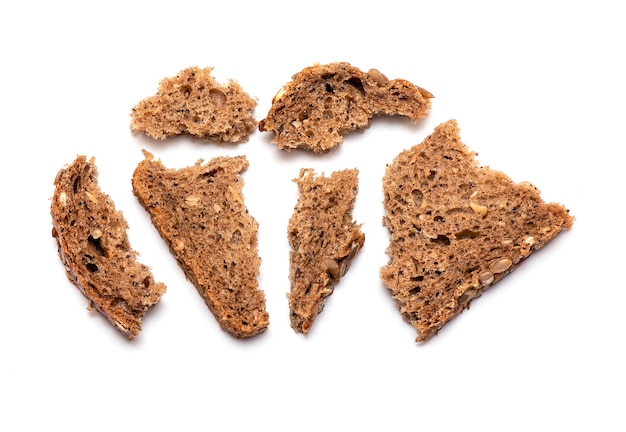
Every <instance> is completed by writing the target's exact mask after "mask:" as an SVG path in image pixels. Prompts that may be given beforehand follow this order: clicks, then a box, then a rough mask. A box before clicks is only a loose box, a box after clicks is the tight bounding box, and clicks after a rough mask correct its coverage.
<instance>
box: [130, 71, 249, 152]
mask: <svg viewBox="0 0 626 432" xmlns="http://www.w3.org/2000/svg"><path fill="white" fill-rule="evenodd" d="M212 70H213V68H204V69H200V68H198V67H190V68H188V69H185V70H182V71H180V72H179V73H178V74H177V75H176V76H174V77H171V78H165V79H163V80H162V81H161V82H160V84H159V89H158V91H157V93H156V94H155V95H154V96H150V97H148V98H146V99H144V100H142V101H141V102H139V103H138V104H137V105H136V106H135V107H134V108H133V109H132V112H131V123H130V129H131V131H132V132H133V133H139V132H144V133H145V134H146V135H148V136H150V137H152V138H154V139H160V140H163V139H166V138H168V137H171V136H175V135H181V134H189V135H193V136H197V137H200V138H203V139H206V140H210V141H214V142H217V143H240V142H246V141H248V138H249V135H250V134H251V133H252V132H253V131H254V130H256V127H257V121H256V120H255V119H254V109H255V108H256V106H257V101H256V100H255V99H253V98H252V97H250V96H249V95H248V94H247V93H246V92H245V91H244V90H243V89H242V88H241V86H240V85H239V84H238V83H237V82H236V81H234V80H230V81H229V82H228V84H226V85H221V84H219V83H217V81H215V79H214V78H213V77H212V76H211V71H212Z"/></svg>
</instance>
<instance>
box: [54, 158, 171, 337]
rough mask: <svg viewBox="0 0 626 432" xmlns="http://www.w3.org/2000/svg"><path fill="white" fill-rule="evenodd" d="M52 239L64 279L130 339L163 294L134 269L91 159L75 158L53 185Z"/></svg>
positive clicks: (143, 270) (121, 225) (143, 271)
mask: <svg viewBox="0 0 626 432" xmlns="http://www.w3.org/2000/svg"><path fill="white" fill-rule="evenodd" d="M54 184H55V190H54V195H53V197H52V203H51V206H50V213H51V215H52V224H53V228H52V236H53V237H54V238H56V240H57V243H58V251H59V257H60V258H61V261H62V262H63V264H64V265H65V270H66V274H67V277H68V279H69V280H70V281H71V282H72V283H74V284H75V285H76V286H77V287H78V288H79V289H80V291H82V293H83V294H84V295H85V296H86V297H87V299H88V300H89V302H90V306H89V308H90V309H92V308H95V309H96V310H97V311H99V312H100V313H101V314H102V315H104V316H105V317H106V318H107V319H108V320H109V321H110V322H111V323H112V324H113V325H114V326H115V328H117V329H118V330H119V331H121V332H122V333H123V334H124V336H126V337H127V338H128V339H133V338H134V337H136V336H137V334H138V333H139V331H140V330H141V320H142V318H143V316H144V314H145V313H146V311H147V310H148V309H149V308H150V307H151V306H154V305H155V304H156V303H157V302H158V301H159V300H160V299H161V296H162V295H163V294H164V293H165V285H164V284H162V283H156V282H155V281H154V278H153V276H152V274H151V272H150V269H149V268H148V267H146V266H145V265H143V264H141V263H139V262H138V261H137V260H136V258H137V255H138V254H137V252H136V251H134V250H133V249H132V248H131V246H130V243H129V241H128V236H127V228H128V224H127V222H126V220H125V219H124V217H123V215H122V212H120V211H118V210H116V209H115V205H114V203H113V201H112V199H111V198H110V197H109V196H108V195H106V194H104V193H103V192H102V191H101V190H100V187H99V185H98V171H97V168H96V165H95V162H94V159H93V158H91V159H90V160H89V161H88V160H87V158H86V157H85V156H82V155H79V156H78V157H77V158H76V160H75V161H74V162H73V163H72V164H71V165H69V166H67V167H65V168H63V169H61V170H60V171H59V172H58V174H57V176H56V179H55V181H54Z"/></svg>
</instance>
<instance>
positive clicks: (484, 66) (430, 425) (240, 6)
mask: <svg viewBox="0 0 626 432" xmlns="http://www.w3.org/2000/svg"><path fill="white" fill-rule="evenodd" d="M17 4H18V2H3V3H2V6H0V47H1V51H0V55H1V60H2V67H1V71H0V83H1V85H2V91H1V93H0V98H1V99H0V110H1V115H0V122H1V125H2V137H1V138H0V140H1V142H2V150H1V152H2V153H1V156H0V157H1V162H2V169H1V171H0V176H1V178H0V187H1V188H2V193H1V194H0V196H1V202H2V212H0V222H1V223H0V227H1V228H2V237H1V238H2V248H1V250H2V259H1V260H0V270H1V279H0V288H1V295H0V430H3V431H22V430H24V431H25V430H68V431H69V430H71V431H74V430H90V431H100V430H134V431H138V430H142V431H149V430H185V431H191V430H209V429H210V430H251V429H253V430H278V431H282V430H289V431H293V430H363V429H365V428H367V430H424V431H433V430H458V429H460V428H471V429H477V430H478V429H480V430H483V431H492V430H493V431H503V430H508V431H510V430H524V431H527V430H572V429H573V428H577V429H578V430H597V431H611V430H624V429H625V428H626V421H625V419H624V414H623V412H621V411H620V410H623V408H624V405H625V400H626V397H625V395H624V388H626V379H625V373H624V365H625V362H626V357H625V355H624V340H625V336H624V330H625V326H624V318H623V316H624V312H623V308H624V306H623V305H624V302H625V301H626V294H625V292H626V291H625V289H626V286H625V285H626V283H625V282H624V277H623V276H622V275H621V272H622V270H623V266H624V258H625V256H624V248H623V242H624V228H623V213H620V209H621V208H622V204H623V200H624V185H625V183H626V182H625V181H624V179H625V177H624V168H623V163H624V160H623V155H624V150H623V149H624V146H625V145H626V142H625V139H624V132H623V129H624V122H625V114H626V110H625V108H624V101H625V100H626V91H625V90H626V88H625V84H624V82H625V77H626V68H625V67H624V63H623V60H624V51H625V50H624V48H625V47H624V42H626V31H625V30H624V28H625V27H624V14H623V13H621V9H620V8H618V5H619V2H613V1H602V0H594V1H587V2H581V1H570V2H565V1H563V2H556V1H526V2H517V3H512V2H495V1H494V2H485V1H473V2H469V1H468V2H461V1H457V2H454V1H428V2H423V1H413V2H400V1H393V0H388V1H383V2H365V1H359V2H338V1H324V0H319V1H314V2H306V3H302V2H272V1H266V2H242V1H234V0H229V1H224V2H209V1H204V2H199V1H198V2H189V1H180V0H179V1H176V2H169V3H166V2H157V1H155V2H141V3H139V2H132V1H125V2H120V1H110V2H68V1H51V2H47V1H46V2H44V1H30V2H29V1H24V2H19V6H17ZM513 4H515V5H514V6H513ZM333 61H348V62H350V63H351V64H353V65H354V66H357V67H359V68H361V69H363V70H367V69H369V68H372V67H373V68H378V69H379V70H380V71H381V72H383V73H384V74H386V75H387V76H388V77H389V78H405V79H408V80H410V81H412V82H414V83H415V84H417V85H419V86H421V87H423V88H425V89H427V90H429V91H430V92H432V93H433V94H434V95H435V99H433V107H432V109H431V111H430V113H429V117H428V118H427V119H425V120H423V121H421V122H419V123H418V124H416V125H411V124H410V122H409V121H407V120H405V119H400V118H398V119H389V118H377V119H375V121H374V123H373V125H372V127H371V128H370V129H368V130H367V131H365V133H362V134H360V133H355V134H351V135H349V136H348V137H346V139H345V142H344V144H343V145H342V146H341V147H340V148H339V149H337V150H336V151H333V152H331V153H330V154H328V155H325V156H315V155H311V154H307V153H304V152H291V153H286V152H282V151H279V150H277V149H276V147H275V146H274V145H273V144H271V143H270V139H271V135H270V134H267V133H260V132H258V131H257V132H256V133H254V134H253V135H252V136H251V138H250V140H249V142H248V143H246V144H241V145H231V146H219V145H216V144H211V143H206V142H201V141H198V140H194V139H191V138H189V137H181V138H177V139H171V140H169V141H165V142H155V141H153V140H151V139H149V138H147V137H145V136H133V135H132V134H131V133H130V131H129V123H130V118H129V113H130V110H131V108H132V107H133V106H134V105H135V104H136V103H138V102H139V101H140V100H142V99H143V98H145V97H147V96H150V95H152V94H154V93H155V92H156V89H157V86H158V82H159V80H161V79H162V78H164V77H167V76H172V75H175V74H176V73H177V72H178V71H179V70H181V69H184V68H186V67H189V66H200V67H208V66H212V67H214V76H215V77H216V79H218V81H220V82H225V81H226V80H228V79H230V78H232V79H235V80H237V81H238V82H239V83H240V84H241V85H242V87H243V88H244V90H246V91H247V92H248V93H249V94H250V95H252V96H254V97H256V98H258V107H257V109H256V111H255V117H256V118H257V120H260V119H262V118H264V116H265V114H266V113H267V110H268V109H269V104H270V102H271V99H272V97H273V96H274V94H275V93H276V92H277V91H278V89H279V88H280V87H281V86H282V85H283V84H285V83H286V82H287V81H288V80H289V79H290V78H291V76H292V75H293V74H294V73H296V72H298V71H299V70H301V69H302V68H304V67H306V66H310V65H312V64H313V63H316V62H319V63H328V62H333ZM452 118H454V119H457V121H458V122H459V125H460V127H461V136H462V139H463V141H464V142H465V143H466V144H467V145H468V146H469V147H470V149H472V150H474V151H476V152H478V159H479V161H480V162H481V164H484V165H489V166H491V167H492V168H495V169H498V170H501V171H504V172H505V173H507V174H508V175H510V176H511V177H512V178H513V179H514V180H515V181H524V180H528V181H531V182H532V183H533V184H535V185H536V186H537V187H539V189H540V190H541V191H542V194H543V197H544V199H545V200H546V201H556V202H561V203H563V204H564V205H566V206H567V207H568V208H569V209H570V210H571V213H572V214H573V215H574V216H575V217H576V222H575V224H574V227H573V229H572V230H570V231H568V232H565V233H563V234H561V235H560V236H559V237H558V238H557V239H556V240H555V241H554V242H552V243H551V244H549V245H548V246H547V247H546V248H545V249H543V250H542V251H540V252H538V253H536V254H535V255H533V256H532V257H531V258H530V259H529V260H528V261H526V262H525V263H524V264H523V265H522V266H521V267H520V268H519V269H518V270H517V271H516V272H514V273H513V274H511V275H509V276H507V277H506V278H505V279H504V280H502V281H501V282H500V283H499V284H497V285H495V286H494V287H493V289H492V290H490V291H488V292H487V293H485V294H484V295H483V296H482V297H481V298H480V299H477V300H476V301H475V302H473V303H472V307H471V309H470V310H468V311H465V312H464V313H463V314H462V315H461V316H459V317H457V318H456V319H454V320H453V321H452V322H450V323H449V324H448V325H446V326H445V327H444V329H443V330H442V331H441V332H440V333H439V335H438V336H437V337H435V338H434V339H432V340H431V341H429V342H427V343H426V344H421V345H419V344H416V343H415V342H414V338H415V336H416V333H415V331H414V329H413V328H412V327H411V326H410V325H408V324H407V323H405V322H404V321H402V319H401V317H400V314H399V312H398V310H397V308H396V306H395V305H394V304H393V302H392V300H391V297H390V296H389V294H388V292H387V290H386V289H385V288H384V286H383V284H382V283H381V281H380V279H379V277H378V274H379V269H380V267H381V266H382V265H384V264H385V262H386V260H387V256H386V255H385V252H384V250H385V247H386V245H387V241H388V234H387V232H386V230H385V228H384V227H383V226H382V225H381V218H382V215H383V210H382V185H381V178H382V176H383V173H384V169H385V164H387V163H390V162H391V161H392V159H393V157H394V156H395V155H396V154H398V153H399V152H400V151H402V150H404V149H407V148H409V147H411V146H413V145H416V144H418V143H419V142H421V141H422V139H423V138H424V137H425V136H427V135H428V134H429V133H430V132H431V131H432V130H433V128H434V127H435V126H436V125H438V124H439V123H441V122H443V121H446V120H449V119H452ZM142 148H145V149H148V150H149V151H151V152H153V153H154V154H155V155H156V156H157V157H158V158H161V159H162V161H163V162H164V164H165V165H166V166H171V167H182V166H186V165H190V164H193V163H194V162H195V161H196V160H197V159H199V158H203V159H205V160H208V159H210V158H212V157H214V156H217V155H239V154H245V155H246V156H247V157H248V159H249V161H250V168H249V170H248V171H247V172H246V173H245V174H244V180H245V187H244V196H245V199H246V204H247V206H248V209H249V211H250V213H251V214H252V215H253V216H254V217H256V218H257V220H258V222H259V224H260V232H259V243H260V246H259V247H260V254H261V258H262V260H263V263H262V266H261V276H260V280H259V282H260V286H261V288H262V289H264V291H265V293H266V297H267V309H268V311H269V313H270V320H271V324H270V327H269V330H268V331H267V332H266V333H265V334H263V335H261V336H258V337H256V338H254V339H252V340H246V341H240V340H236V339H234V338H232V337H231V336H229V335H228V334H226V333H225V332H224V331H222V330H220V329H219V327H218V325H217V323H216V321H215V319H214V318H213V316H212V315H211V314H210V312H209V311H208V309H207V308H206V306H205V305H204V303H203V301H202V300H201V298H200V297H199V296H198V294H197V293H196V291H195V289H194V287H193V286H192V285H191V284H190V283H189V282H187V281H186V280H185V278H184V276H183V273H182V271H181V270H180V269H179V268H178V267H177V265H176V263H175V260H174V259H173V258H172V256H171V255H170V254H169V253H168V251H167V249H166V247H165V245H164V243H163V242H162V240H161V239H160V237H159V236H158V235H157V233H156V231H155V229H154V228H153V227H152V226H151V225H150V223H149V219H148V216H147V213H146V212H145V211H144V210H143V209H142V208H141V207H140V205H139V203H138V202H137V200H136V199H135V197H134V196H133V194H132V191H131V184H130V178H131V176H132V172H133V170H134V168H135V166H136V164H137V163H138V162H139V161H141V160H142V159H143V156H142V153H141V149H142ZM77 154H86V155H87V156H95V157H96V164H97V166H98V168H99V170H100V186H101V188H102V189H103V190H104V191H105V192H106V193H108V194H109V195H111V197H112V198H113V199H114V201H115V203H116V206H117V208H118V209H120V210H122V211H123V212H124V215H125V217H126V218H127V220H128V222H129V224H130V229H129V236H130V240H131V244H132V246H133V247H134V248H135V249H136V250H138V251H139V252H140V254H141V256H140V260H141V261H142V262H144V263H146V264H148V265H149V266H151V267H152V268H153V272H154V275H155V277H156V279H157V280H159V281H163V282H165V283H166V284H167V287H168V291H167V293H166V294H165V296H164V297H163V299H162V301H161V303H160V304H159V305H158V306H157V307H155V308H154V309H153V310H151V311H150V312H148V314H147V316H146V317H145V320H144V326H143V330H142V332H141V333H140V335H139V337H138V338H137V339H136V340H134V341H132V342H128V341H127V340H125V339H124V338H123V337H122V336H121V335H120V334H119V333H118V332H117V331H116V330H115V329H114V328H113V327H112V326H111V325H109V323H108V322H107V321H106V320H104V319H103V318H102V317H101V316H100V315H98V314H97V313H90V312H88V311H87V310H86V306H87V301H86V299H85V298H84V297H83V296H82V294H80V292H79V291H78V290H77V289H76V288H75V287H74V286H73V285H71V284H70V282H69V281H68V280H67V278H66V277H65V274H64V268H63V266H62V265H61V263H60V261H59V259H58V257H57V251H56V244H55V241H54V239H53V238H52V237H51V234H50V233H51V219H50V215H49V205H50V201H49V198H50V197H51V195H52V193H53V180H54V177H55V175H56V173H57V171H58V170H59V169H60V168H61V167H63V166H64V165H65V164H68V163H70V162H72V161H73V160H74V158H75V156H76V155H77ZM301 167H313V168H315V169H317V170H318V171H319V172H325V173H330V172H332V171H334V170H336V169H341V168H352V167H357V168H358V169H359V170H360V193H359V196H358V200H357V204H356V208H355V210H354V218H355V220H357V221H358V222H360V223H363V231H364V232H365V235H366V242H365V246H364V249H363V250H362V251H361V252H360V254H359V255H358V256H357V258H356V259H355V261H354V262H353V266H352V268H351V270H350V271H349V273H348V274H347V275H346V276H345V277H344V278H343V279H342V281H341V283H340V284H339V285H338V286H337V288H336V290H335V293H334V294H333V295H332V296H331V297H330V298H329V299H328V302H327V305H326V308H325V310H324V312H323V313H322V314H321V315H320V316H319V317H318V319H317V320H316V322H315V324H314V326H313V329H312V331H311V332H310V333H309V335H308V336H306V337H303V336H302V335H300V334H296V333H295V332H294V331H293V330H292V329H291V328H290V326H289V320H288V308H287V299H286V297H285V293H286V292H287V291H288V290H289V281H288V244H287V239H286V227H287V221H288V219H289V217H290V215H291V211H292V209H293V206H294V204H295V202H296V199H297V188H296V185H295V183H293V182H291V179H293V178H294V177H296V176H297V174H298V171H299V169H300V168H301ZM400 428H402V429H400Z"/></svg>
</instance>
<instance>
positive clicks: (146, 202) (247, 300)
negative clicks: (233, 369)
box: [132, 151, 269, 338]
mask: <svg viewBox="0 0 626 432" xmlns="http://www.w3.org/2000/svg"><path fill="white" fill-rule="evenodd" d="M144 155H145V159H144V160H143V161H142V162H140V163H139V165H138V166H137V168H136V169H135V172H134V174H133V178H132V185H133V192H134V194H135V195H136V196H137V198H138V200H139V202H140V203H141V204H142V205H143V207H144V208H145V209H146V210H147V212H148V213H149V214H150V218H151V220H152V223H153V224H154V226H155V227H156V229H157V230H158V232H159V234H160V235H161V237H162V238H163V240H165V242H166V243H167V245H168V247H169V249H170V251H171V253H172V254H173V255H174V256H175V257H176V260H177V261H178V263H179V265H180V266H181V268H182V269H183V271H184V273H185V276H186V277H187V279H188V280H189V281H191V282H192V283H193V285H194V286H195V287H196V289H197V290H198V293H199V294H200V295H201V296H202V298H203V299H204V301H205V303H206V304H207V306H208V307H209V309H210V310H211V312H212V313H213V315H214V316H215V318H216V319H217V321H218V323H219V325H220V326H221V327H222V328H223V329H224V330H226V331H227V332H228V333H230V334H231V335H233V336H235V337H239V338H247V337H251V336H255V335H257V334H259V333H261V332H263V331H265V330H266V329H267V326H268V325H269V316H268V313H267V312H266V310H265V294H264V292H263V291H261V290H260V289H259V284H258V276H259V268H260V265H261V259H260V258H259V254H258V241H257V235H258V223H257V221H256V220H255V219H254V218H253V217H252V216H251V215H249V214H248V211H247V209H246V207H245V204H244V198H243V194H242V188H243V179H242V178H241V175H240V174H241V173H242V172H243V171H245V170H246V169H247V168H248V160H247V159H246V157H245V156H237V157H225V156H224V157H216V158H214V159H212V160H210V161H209V162H207V163H203V162H204V161H202V160H199V161H198V162H197V163H196V164H195V165H193V166H189V167H185V168H180V169H173V168H166V167H165V166H164V165H163V164H162V163H161V161H160V160H154V159H153V156H152V154H150V153H148V152H146V151H144Z"/></svg>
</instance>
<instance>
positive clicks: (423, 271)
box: [381, 120, 574, 342]
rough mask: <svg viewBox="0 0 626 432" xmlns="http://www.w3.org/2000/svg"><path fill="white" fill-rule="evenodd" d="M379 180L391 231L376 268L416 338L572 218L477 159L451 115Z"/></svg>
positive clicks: (451, 314) (429, 333)
mask: <svg viewBox="0 0 626 432" xmlns="http://www.w3.org/2000/svg"><path fill="white" fill-rule="evenodd" d="M383 188H384V206H385V211H386V216H385V217H384V220H383V224H384V225H385V226H386V227H387V228H388V229H389V232H390V234H391V238H390V242H389V246H388V248H387V253H388V254H389V257H390V260H389V262H388V263H387V265H385V266H384V267H383V268H382V269H381V278H382V280H383V282H384V283H385V285H386V286H387V288H389V290H390V291H391V294H392V296H393V299H394V300H395V302H396V303H397V305H398V306H399V308H400V312H401V313H402V316H403V317H404V319H405V320H407V321H408V322H410V323H411V324H412V325H413V327H415V329H416V330H417V332H418V336H417V339H416V340H417V341H418V342H419V341H426V340H428V339H429V338H431V337H432V336H433V335H435V334H436V333H437V332H438V330H439V329H440V328H441V327H442V326H443V325H444V324H445V323H446V322H447V321H448V320H450V319H451V318H453V317H454V316H456V315H458V314H460V313H461V312H462V311H463V310H464V309H465V308H467V307H469V304H470V302H471V301H472V299H474V298H476V297H478V296H480V295H481V294H482V292H483V291H484V290H485V289H487V288H488V287H490V286H492V285H493V284H494V283H496V282H498V281H499V280H500V279H502V278H503V277H504V276H505V275H507V274H508V273H510V272H512V271H513V270H515V269H516V268H517V266H519V265H520V264H521V263H522V262H524V260H525V259H526V258H528V257H529V256H530V255H531V254H532V253H533V252H535V251H537V250H539V249H540V248H542V247H543V246H544V245H545V244H546V243H548V242H549V241H550V240H552V239H553V238H554V237H555V236H556V235H557V234H559V233H560V232H561V231H562V230H564V229H568V228H570V227H571V226H572V223H573V221H574V218H573V217H572V216H570V215H569V212H568V210H566V209H565V208H564V207H563V206H561V205H559V204H554V203H545V202H544V201H543V200H542V199H541V197H540V193H539V190H537V188H535V187H534V186H533V185H531V184H530V183H527V182H525V183H514V182H513V181H512V180H511V179H510V178H509V177H508V176H507V175H505V174H503V173H501V172H498V171H494V170H492V169H489V168H488V167H481V166H479V165H478V162H477V161H476V159H475V154H474V153H473V152H471V151H470V150H469V149H468V148H467V147H466V146H465V145H464V144H463V143H462V142H461V139H460V136H459V128H458V125H457V123H456V121H454V120H450V121H448V122H446V123H443V124H441V125H439V126H438V127H437V128H436V129H435V131H434V132H433V133H432V135H430V136H429V137H427V138H426V139H425V140H424V141H423V142H422V143H421V144H419V145H417V146H415V147H413V148H411V149H409V150H406V151H403V152H402V153H400V154H399V155H398V156H397V157H396V158H395V159H394V161H393V162H392V163H391V164H390V165H388V166H387V169H386V173H385V176H384V179H383Z"/></svg>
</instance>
